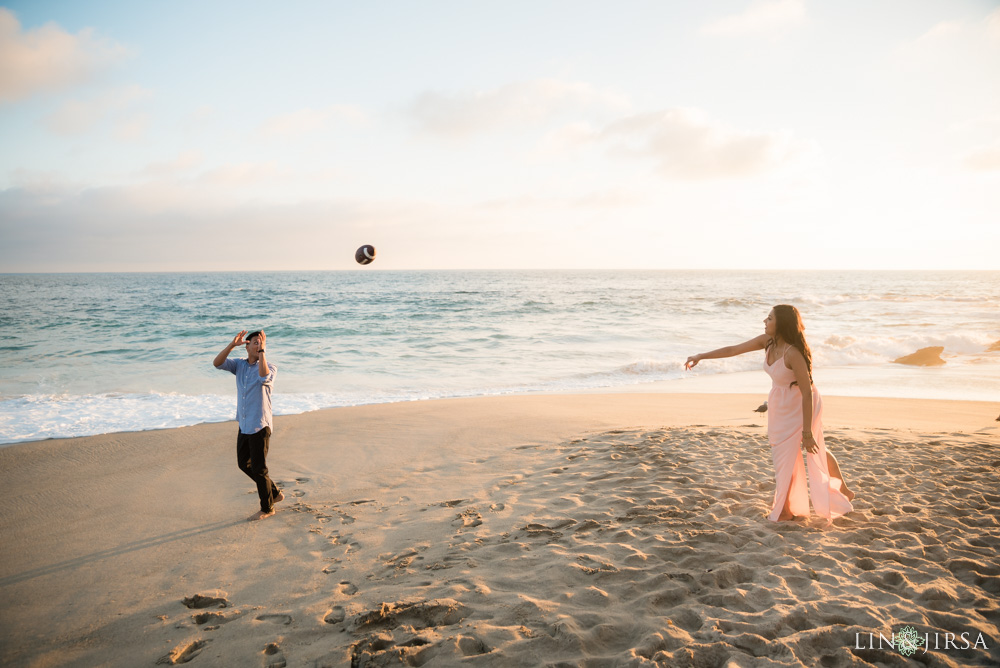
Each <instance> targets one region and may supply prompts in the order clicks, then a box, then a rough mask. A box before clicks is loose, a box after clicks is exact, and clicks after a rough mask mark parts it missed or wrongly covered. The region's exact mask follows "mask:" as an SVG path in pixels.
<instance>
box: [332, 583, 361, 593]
mask: <svg viewBox="0 0 1000 668" xmlns="http://www.w3.org/2000/svg"><path fill="white" fill-rule="evenodd" d="M337 591H338V592H339V593H341V594H343V595H344V596H354V595H355V594H357V593H358V588H357V587H355V586H354V585H353V584H351V583H350V582H348V581H346V580H344V581H343V582H341V583H340V586H339V587H338V588H337Z"/></svg>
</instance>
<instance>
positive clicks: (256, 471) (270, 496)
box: [236, 427, 278, 513]
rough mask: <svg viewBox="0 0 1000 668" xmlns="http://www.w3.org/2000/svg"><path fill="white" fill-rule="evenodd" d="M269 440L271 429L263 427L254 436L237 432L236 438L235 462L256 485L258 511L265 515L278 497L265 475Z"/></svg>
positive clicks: (276, 489)
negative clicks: (258, 500) (258, 499)
mask: <svg viewBox="0 0 1000 668" xmlns="http://www.w3.org/2000/svg"><path fill="white" fill-rule="evenodd" d="M270 438H271V428H270V427H264V428H263V429H261V430H260V431H258V432H257V433H256V434H244V433H243V432H239V435H238V436H237V437H236V460H237V463H238V464H239V466H240V470H241V471H243V472H244V473H246V474H247V475H248V476H250V477H251V478H252V479H253V481H254V482H255V483H257V495H258V496H260V509H261V510H262V511H264V512H265V513H269V512H271V510H272V508H273V507H274V497H276V496H278V488H277V487H275V485H274V483H273V482H271V479H270V478H269V477H268V475H267V464H266V463H265V461H264V460H265V458H266V457H267V442H268V440H269V439H270Z"/></svg>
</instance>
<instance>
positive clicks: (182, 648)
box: [156, 640, 209, 666]
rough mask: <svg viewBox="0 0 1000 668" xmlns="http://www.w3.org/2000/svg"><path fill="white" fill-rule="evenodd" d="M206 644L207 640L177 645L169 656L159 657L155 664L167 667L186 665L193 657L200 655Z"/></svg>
mask: <svg viewBox="0 0 1000 668" xmlns="http://www.w3.org/2000/svg"><path fill="white" fill-rule="evenodd" d="M208 643H209V641H208V640H195V641H194V642H192V643H189V644H187V645H178V646H177V647H175V648H174V649H173V651H172V652H170V654H167V655H166V656H163V657H160V659H159V660H158V661H157V662H156V663H157V664H166V665H168V666H175V665H177V664H178V663H187V662H188V661H190V660H191V659H193V658H194V657H196V656H198V655H199V654H201V650H203V649H205V645H207V644H208Z"/></svg>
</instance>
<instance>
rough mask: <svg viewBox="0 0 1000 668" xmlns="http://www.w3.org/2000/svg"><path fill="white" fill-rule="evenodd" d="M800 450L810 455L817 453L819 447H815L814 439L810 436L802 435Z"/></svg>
mask: <svg viewBox="0 0 1000 668" xmlns="http://www.w3.org/2000/svg"><path fill="white" fill-rule="evenodd" d="M802 449H803V450H805V451H806V452H808V453H809V454H811V455H815V454H816V453H817V452H819V446H818V445H816V439H815V437H813V435H812V434H802Z"/></svg>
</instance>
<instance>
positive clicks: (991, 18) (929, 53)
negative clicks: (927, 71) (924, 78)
mask: <svg viewBox="0 0 1000 668" xmlns="http://www.w3.org/2000/svg"><path fill="white" fill-rule="evenodd" d="M997 47H1000V9H997V10H994V11H993V12H991V13H990V14H989V15H987V16H986V17H985V18H983V19H981V20H976V21H958V20H952V21H942V22H940V23H937V24H935V25H933V26H931V28H930V29H928V30H927V31H926V32H924V33H923V34H922V35H920V36H919V37H917V38H916V39H913V40H910V41H908V42H903V43H902V44H899V45H898V46H897V47H896V48H895V49H894V50H893V57H894V58H895V59H896V60H897V61H898V62H901V63H904V64H917V65H921V66H923V67H940V66H944V67H945V68H946V71H947V70H950V69H958V70H961V69H965V68H969V67H973V68H978V67H979V66H981V65H982V66H986V67H987V69H986V70H985V71H986V72H989V66H990V65H991V64H992V63H995V62H996V58H997Z"/></svg>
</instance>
